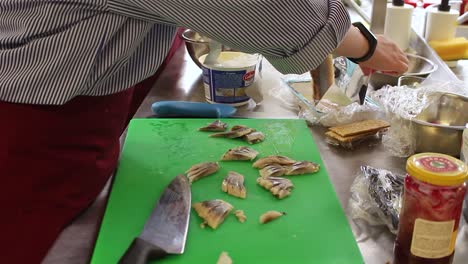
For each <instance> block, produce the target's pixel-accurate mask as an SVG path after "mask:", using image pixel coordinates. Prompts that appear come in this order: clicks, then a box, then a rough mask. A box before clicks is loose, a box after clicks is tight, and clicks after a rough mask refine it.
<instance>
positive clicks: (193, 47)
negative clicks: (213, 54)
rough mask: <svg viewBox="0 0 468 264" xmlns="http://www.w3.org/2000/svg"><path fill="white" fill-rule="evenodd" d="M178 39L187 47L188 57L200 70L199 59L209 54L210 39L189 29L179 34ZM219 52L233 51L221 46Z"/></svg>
mask: <svg viewBox="0 0 468 264" xmlns="http://www.w3.org/2000/svg"><path fill="white" fill-rule="evenodd" d="M180 37H181V38H182V39H183V40H184V41H185V46H186V47H187V51H188V54H189V55H190V58H192V60H193V61H194V62H195V64H197V65H198V67H200V68H201V67H202V64H201V62H200V57H201V56H203V55H205V54H208V52H210V41H211V39H210V38H208V37H205V36H203V35H201V34H199V33H198V32H195V31H193V30H191V29H186V30H185V31H184V32H182V33H181V35H180ZM221 50H222V51H234V50H233V49H231V48H229V47H226V46H225V45H223V46H222V49H221Z"/></svg>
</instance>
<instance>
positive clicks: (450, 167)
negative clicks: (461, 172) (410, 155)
mask: <svg viewBox="0 0 468 264" xmlns="http://www.w3.org/2000/svg"><path fill="white" fill-rule="evenodd" d="M418 162H419V163H420V164H421V165H422V166H423V167H424V169H426V170H428V171H432V172H439V173H444V172H456V171H457V170H458V166H457V164H455V163H454V162H453V161H451V160H449V159H446V158H444V157H424V158H420V159H418Z"/></svg>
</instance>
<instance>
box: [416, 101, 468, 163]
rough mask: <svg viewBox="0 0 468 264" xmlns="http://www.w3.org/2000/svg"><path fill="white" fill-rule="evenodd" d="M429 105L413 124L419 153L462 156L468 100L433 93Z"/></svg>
mask: <svg viewBox="0 0 468 264" xmlns="http://www.w3.org/2000/svg"><path fill="white" fill-rule="evenodd" d="M429 102H431V103H429V105H428V106H427V107H426V108H425V109H424V110H423V111H422V112H421V113H420V114H419V115H417V116H416V117H415V118H414V119H413V120H412V122H413V125H414V132H415V136H416V152H436V153H443V154H448V155H451V156H454V157H459V156H460V149H461V144H462V134H463V130H464V129H465V125H466V124H467V123H468V97H465V96H461V95H457V94H452V93H434V94H432V95H431V96H429Z"/></svg>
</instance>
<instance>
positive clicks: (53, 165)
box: [0, 38, 182, 264]
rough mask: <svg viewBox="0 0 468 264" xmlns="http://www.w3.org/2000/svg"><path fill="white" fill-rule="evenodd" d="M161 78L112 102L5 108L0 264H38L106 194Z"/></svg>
mask: <svg viewBox="0 0 468 264" xmlns="http://www.w3.org/2000/svg"><path fill="white" fill-rule="evenodd" d="M181 44H182V41H181V40H180V39H179V38H176V39H175V42H174V44H173V47H172V49H171V51H170V52H169V55H168V56H167V58H166V61H165V62H164V63H163V66H161V67H160V69H159V70H158V72H156V73H155V74H154V75H153V76H152V77H150V78H148V79H146V80H144V81H143V82H141V83H139V84H137V85H135V86H134V87H132V88H130V89H128V90H126V91H123V92H120V93H117V94H113V95H108V96H100V97H92V96H79V97H76V98H74V99H73V100H71V101H70V102H68V103H67V104H65V105H62V106H38V105H24V104H11V103H5V102H1V101H0V122H1V126H0V184H1V185H0V187H1V190H0V202H1V208H0V210H1V216H0V263H11V264H13V263H15V264H16V263H19V264H22V263H33V264H34V263H40V262H41V260H42V259H43V258H44V257H45V255H46V254H47V251H48V250H49V248H50V247H51V246H52V244H53V243H54V241H55V239H56V238H57V237H58V235H59V234H60V232H61V230H62V229H63V228H64V227H65V226H66V225H67V224H69V223H70V222H71V221H72V220H73V218H74V217H76V216H77V215H78V214H79V213H81V212H82V211H83V210H85V209H86V208H87V207H88V206H89V205H90V204H91V203H92V202H93V200H94V199H95V198H96V197H97V195H98V194H99V193H100V192H101V190H102V188H103V187H104V185H105V183H106V182H107V180H108V179H109V177H110V176H111V174H112V173H113V171H114V169H115V167H116V164H117V161H118V157H119V151H120V146H119V138H120V136H121V134H122V132H123V131H124V129H125V127H126V125H127V124H128V121H129V120H130V118H131V117H133V115H134V114H135V112H136V110H137V109H138V107H139V106H140V104H141V102H142V101H143V99H144V98H145V97H146V95H147V93H148V92H149V91H150V90H151V87H152V86H153V85H154V83H155V81H156V79H157V77H158V76H159V74H160V72H161V70H162V69H163V68H164V65H166V64H167V62H168V61H169V60H170V58H171V57H172V56H173V54H174V53H175V51H176V50H177V49H178V47H179V46H180V45H181Z"/></svg>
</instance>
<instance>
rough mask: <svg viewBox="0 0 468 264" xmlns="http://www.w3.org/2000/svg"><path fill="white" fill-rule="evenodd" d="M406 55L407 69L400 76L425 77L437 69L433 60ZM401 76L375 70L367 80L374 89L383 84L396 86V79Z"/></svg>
mask: <svg viewBox="0 0 468 264" xmlns="http://www.w3.org/2000/svg"><path fill="white" fill-rule="evenodd" d="M406 56H407V57H408V60H409V65H408V71H407V72H406V73H404V74H403V75H401V76H414V77H423V78H426V77H428V76H429V74H431V73H433V72H435V71H436V70H437V65H435V64H434V62H432V61H431V60H429V59H427V58H424V57H421V56H418V55H414V54H406ZM401 76H391V75H387V74H383V73H379V72H376V73H373V74H372V76H371V78H370V80H369V84H370V85H371V86H372V87H373V88H374V90H378V89H380V88H382V87H383V86H384V85H391V86H396V85H397V84H398V79H399V78H400V77H401Z"/></svg>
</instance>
